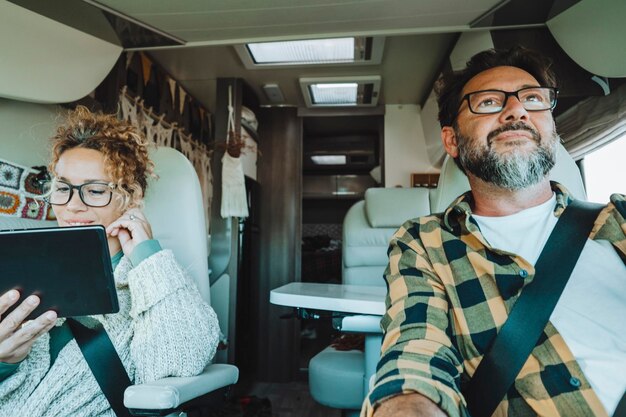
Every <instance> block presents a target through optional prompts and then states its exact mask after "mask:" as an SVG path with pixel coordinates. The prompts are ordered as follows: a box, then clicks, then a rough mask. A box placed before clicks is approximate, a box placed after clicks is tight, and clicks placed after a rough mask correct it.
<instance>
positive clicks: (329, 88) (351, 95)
mask: <svg viewBox="0 0 626 417" xmlns="http://www.w3.org/2000/svg"><path fill="white" fill-rule="evenodd" d="M300 88H301V89H302V94H303V95H304V101H305V102H306V106H307V107H373V106H376V105H377V104H378V97H379V95H380V76H378V75H367V76H360V77H325V78H300Z"/></svg>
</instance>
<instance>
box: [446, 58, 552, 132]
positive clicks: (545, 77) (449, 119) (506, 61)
mask: <svg viewBox="0 0 626 417" xmlns="http://www.w3.org/2000/svg"><path fill="white" fill-rule="evenodd" d="M500 66H509V67H517V68H520V69H523V70H524V71H526V72H527V73H529V74H530V75H532V76H533V77H535V79H536V80H537V81H538V82H539V85H541V86H543V87H556V77H555V75H554V72H553V71H552V69H551V66H552V61H551V60H550V59H548V58H547V57H545V56H543V55H540V54H539V53H537V52H535V51H533V50H530V49H527V48H524V47H522V46H514V47H512V48H511V49H508V50H501V49H489V50H486V51H483V52H479V53H478V54H476V55H474V56H473V57H471V58H470V60H469V61H467V64H466V67H465V69H463V70H461V71H457V72H449V73H445V74H443V75H442V76H441V77H440V78H439V80H438V81H437V83H436V84H435V93H436V94H437V104H438V105H439V123H440V124H441V126H442V127H443V126H452V125H453V123H454V120H455V119H456V116H457V113H458V110H459V106H460V105H461V92H462V91H463V87H464V86H465V84H467V82H468V81H469V80H470V79H472V78H473V77H474V76H475V75H477V74H479V73H481V72H483V71H486V70H488V69H490V68H494V67H500Z"/></svg>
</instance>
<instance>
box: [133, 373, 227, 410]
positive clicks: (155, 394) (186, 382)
mask: <svg viewBox="0 0 626 417" xmlns="http://www.w3.org/2000/svg"><path fill="white" fill-rule="evenodd" d="M238 379H239V369H237V367H235V366H233V365H226V364H213V365H209V366H207V367H206V368H205V369H204V371H203V372H202V373H201V374H200V375H196V376H190V377H170V378H163V379H159V380H158V381H154V382H150V383H146V384H139V385H131V386H130V387H128V388H127V389H126V391H124V406H126V408H132V409H146V410H161V409H175V408H177V407H178V406H180V405H181V404H184V403H186V402H188V401H190V400H192V399H194V398H196V397H200V396H202V395H204V394H207V393H209V392H212V391H215V390H217V389H220V388H223V387H226V386H228V385H233V384H234V383H236V382H237V380H238Z"/></svg>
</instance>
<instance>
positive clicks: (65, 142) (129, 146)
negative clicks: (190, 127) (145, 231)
mask: <svg viewBox="0 0 626 417" xmlns="http://www.w3.org/2000/svg"><path fill="white" fill-rule="evenodd" d="M64 119H65V120H64V122H63V123H61V124H60V125H59V127H58V128H57V131H56V135H54V136H53V137H52V139H51V140H52V157H51V160H50V164H49V166H48V167H49V169H50V172H52V173H54V175H56V170H55V167H56V165H57V163H58V162H59V158H60V157H61V155H62V154H63V152H65V151H67V150H70V149H73V148H85V149H94V150H96V151H99V152H101V153H102V154H103V155H104V167H105V171H106V173H107V174H108V175H109V176H110V177H111V179H112V182H113V183H114V184H116V185H117V187H116V191H117V192H116V198H117V199H118V204H119V207H120V209H121V210H122V211H124V210H126V209H127V208H128V207H131V206H133V207H136V206H139V207H140V206H141V205H142V199H143V196H144V195H145V192H146V188H147V187H148V177H149V176H150V177H156V175H155V174H154V163H153V162H152V161H151V160H150V158H149V157H148V145H149V142H148V141H147V139H146V138H145V136H144V135H143V134H142V133H141V132H140V131H139V130H138V129H137V128H136V127H135V126H133V125H131V124H130V123H128V122H125V121H122V120H119V119H118V118H117V117H116V116H115V115H112V114H104V113H92V112H91V111H89V109H87V108H86V107H84V106H77V107H76V109H75V110H73V111H70V112H69V113H68V114H67V115H66V116H65V117H64Z"/></svg>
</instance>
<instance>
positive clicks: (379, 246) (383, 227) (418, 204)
mask: <svg viewBox="0 0 626 417" xmlns="http://www.w3.org/2000/svg"><path fill="white" fill-rule="evenodd" d="M429 210H430V208H429V201H428V190H427V189H425V188H370V189H368V190H367V191H366V192H365V200H362V201H359V202H357V203H356V204H354V205H353V206H352V207H351V208H350V209H349V210H348V213H347V214H346V217H345V218H344V222H343V254H342V256H343V262H342V263H343V270H342V281H343V283H344V284H351V285H377V286H383V285H385V282H384V280H383V279H382V276H383V272H384V271H385V267H386V266H387V263H388V262H389V259H388V258H387V249H388V247H389V240H390V239H391V236H392V235H393V233H394V232H395V231H396V230H397V229H398V227H400V226H401V225H402V223H404V222H405V221H406V220H409V219H411V218H415V217H418V216H422V215H425V214H428V213H429Z"/></svg>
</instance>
